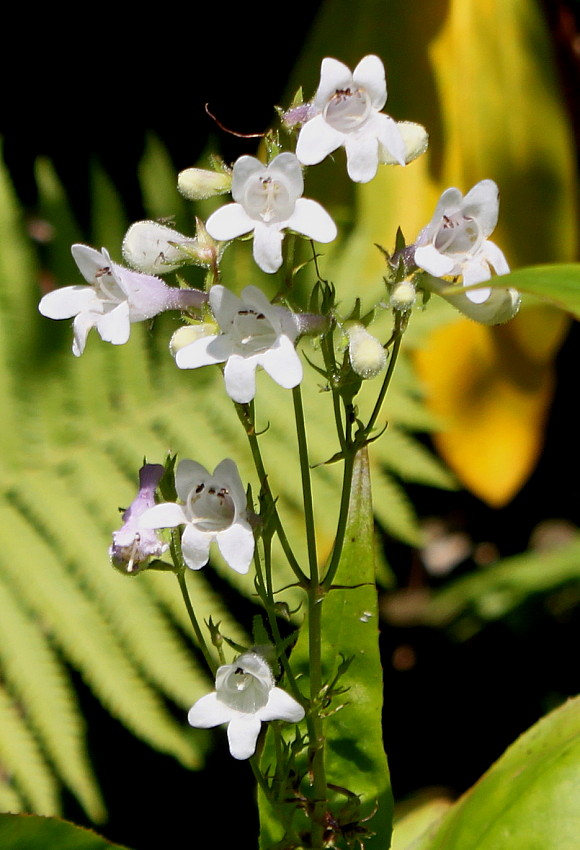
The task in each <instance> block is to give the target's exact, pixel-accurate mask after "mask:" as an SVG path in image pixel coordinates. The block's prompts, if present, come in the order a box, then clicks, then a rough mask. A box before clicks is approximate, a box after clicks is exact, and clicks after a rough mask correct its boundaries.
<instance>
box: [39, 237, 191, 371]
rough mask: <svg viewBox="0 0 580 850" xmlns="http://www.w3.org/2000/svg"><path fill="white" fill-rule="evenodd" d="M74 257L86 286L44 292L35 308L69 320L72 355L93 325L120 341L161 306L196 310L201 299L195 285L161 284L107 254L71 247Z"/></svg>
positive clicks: (77, 354)
mask: <svg viewBox="0 0 580 850" xmlns="http://www.w3.org/2000/svg"><path fill="white" fill-rule="evenodd" d="M71 251H72V255H73V257H74V260H75V262H76V264H77V266H78V267H79V270H80V272H81V274H82V276H83V277H84V279H85V280H86V281H87V283H88V284H89V286H65V287H62V288H61V289H55V290H54V291H53V292H49V293H48V294H47V295H45V296H44V297H43V298H42V300H41V301H40V304H39V305H38V309H39V310H40V312H41V313H42V315H43V316H46V317H47V318H49V319H71V318H72V317H73V316H74V317H75V319H74V322H73V333H74V339H73V354H74V355H75V357H80V355H81V354H82V353H83V351H84V350H85V345H86V341H87V336H88V333H89V331H90V330H91V328H94V327H96V329H97V331H98V332H99V334H100V336H101V339H102V340H104V341H105V342H112V343H113V345H123V344H124V343H126V342H127V340H128V339H129V335H130V332H131V323H132V322H142V321H144V320H145V319H151V318H153V316H156V315H157V314H158V313H162V312H164V311H165V310H183V309H187V308H189V307H193V308H197V307H200V306H201V304H202V303H203V302H204V301H206V300H207V295H206V294H205V293H204V292H201V291H200V290H198V289H177V288H175V287H171V286H167V284H165V283H163V281H162V280H160V279H159V278H158V277H154V276H153V275H148V274H141V273H140V272H136V271H132V270H131V269H126V268H124V267H123V266H120V265H118V264H117V263H114V262H113V261H112V260H111V258H110V256H109V252H108V251H107V250H106V249H105V248H102V249H101V250H100V251H96V250H95V249H94V248H90V247H89V246H88V245H80V244H76V245H73V246H72V248H71Z"/></svg>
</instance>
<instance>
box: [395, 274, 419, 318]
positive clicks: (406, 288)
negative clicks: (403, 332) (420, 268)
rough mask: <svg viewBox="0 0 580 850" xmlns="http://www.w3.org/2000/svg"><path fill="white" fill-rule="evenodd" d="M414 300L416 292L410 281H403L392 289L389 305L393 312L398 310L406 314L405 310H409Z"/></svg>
mask: <svg viewBox="0 0 580 850" xmlns="http://www.w3.org/2000/svg"><path fill="white" fill-rule="evenodd" d="M416 300H417V292H416V290H415V287H414V286H413V284H412V283H411V282H410V281H408V280H404V281H403V282H402V283H398V284H397V285H396V286H395V287H393V291H392V292H391V297H390V300H389V304H390V306H391V307H392V308H393V310H400V311H401V313H406V312H407V310H410V309H411V307H412V306H413V305H414V303H415V301H416Z"/></svg>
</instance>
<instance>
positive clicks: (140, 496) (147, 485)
mask: <svg viewBox="0 0 580 850" xmlns="http://www.w3.org/2000/svg"><path fill="white" fill-rule="evenodd" d="M163 472H164V469H163V467H162V466H161V465H160V464H158V463H146V464H144V466H142V467H141V469H140V470H139V492H138V493H137V495H136V497H135V498H134V499H133V501H132V502H131V504H130V506H129V507H128V508H127V510H126V511H125V512H124V513H123V525H122V526H121V528H120V529H119V530H118V531H114V532H113V543H112V545H111V547H110V548H109V555H110V556H111V560H112V561H113V564H114V565H115V566H116V567H119V568H121V569H123V570H124V571H126V572H128V573H132V572H137V571H138V570H139V569H140V568H141V567H142V565H143V564H145V563H146V562H147V561H148V560H149V558H160V557H161V555H162V554H163V553H164V552H165V550H166V549H167V545H166V544H164V543H162V542H161V541H160V540H159V538H158V537H157V534H156V533H155V531H153V530H149V529H143V528H141V526H140V525H139V520H140V518H141V516H142V515H143V514H144V513H145V511H147V510H149V508H151V507H153V505H154V504H155V490H156V488H157V485H158V484H159V482H160V481H161V478H162V476H163Z"/></svg>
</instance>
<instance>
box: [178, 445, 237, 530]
mask: <svg viewBox="0 0 580 850" xmlns="http://www.w3.org/2000/svg"><path fill="white" fill-rule="evenodd" d="M182 463H183V461H182ZM213 478H215V479H216V481H220V482H221V483H222V484H223V485H224V486H225V487H227V489H228V490H229V491H230V495H231V497H232V499H233V500H234V506H235V509H236V519H237V518H238V516H240V515H242V514H245V510H246V491H245V490H244V485H243V484H242V479H241V478H240V473H239V472H238V467H237V465H236V464H235V463H234V461H233V460H230V458H226V459H225V460H222V461H221V463H218V465H217V466H216V468H215V469H214V473H213Z"/></svg>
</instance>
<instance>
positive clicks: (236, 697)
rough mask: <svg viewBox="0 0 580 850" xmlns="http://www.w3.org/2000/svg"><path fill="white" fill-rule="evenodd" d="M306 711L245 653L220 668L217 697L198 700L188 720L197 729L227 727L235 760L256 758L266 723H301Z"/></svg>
mask: <svg viewBox="0 0 580 850" xmlns="http://www.w3.org/2000/svg"><path fill="white" fill-rule="evenodd" d="M303 718H304V709H303V708H302V706H301V705H300V704H299V703H298V702H296V700H295V699H294V698H293V697H291V696H290V695H289V694H287V693H286V691H283V690H282V689H281V688H277V687H275V684H274V677H273V675H272V671H271V669H270V667H269V666H268V664H267V663H266V662H265V661H264V659H263V658H262V657H261V656H260V655H258V654H257V653H255V652H244V654H243V655H240V656H239V658H238V659H237V660H236V661H235V662H234V663H233V664H224V665H223V666H222V667H219V668H218V671H217V674H216V679H215V691H214V693H211V694H207V695H206V696H204V697H202V698H201V699H198V701H197V702H196V703H195V705H194V706H193V707H192V708H191V709H190V710H189V714H188V720H189V723H190V724H191V726H195V727H197V728H198V729H210V728H212V727H213V726H219V725H220V724H221V723H227V724H228V741H229V745H230V752H231V754H232V755H233V757H234V758H236V759H247V758H250V756H253V755H254V752H255V750H256V741H257V740H258V735H259V733H260V727H261V725H262V723H263V722H264V721H267V720H286V721H288V722H289V723H299V722H300V720H302V719H303Z"/></svg>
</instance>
